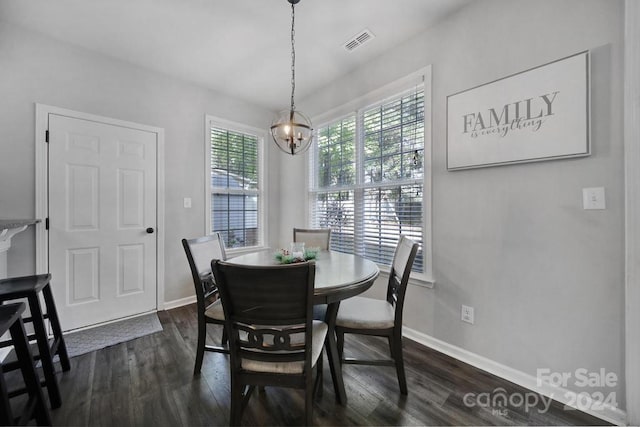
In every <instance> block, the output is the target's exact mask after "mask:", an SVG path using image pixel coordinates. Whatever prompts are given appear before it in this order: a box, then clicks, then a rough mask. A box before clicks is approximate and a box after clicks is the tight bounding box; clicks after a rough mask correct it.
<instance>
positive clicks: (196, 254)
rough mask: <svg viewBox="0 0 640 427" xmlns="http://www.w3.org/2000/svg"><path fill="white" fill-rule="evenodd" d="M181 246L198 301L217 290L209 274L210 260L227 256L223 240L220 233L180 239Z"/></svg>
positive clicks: (223, 258) (222, 258)
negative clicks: (187, 262)
mask: <svg viewBox="0 0 640 427" xmlns="http://www.w3.org/2000/svg"><path fill="white" fill-rule="evenodd" d="M182 246H183V247H184V251H185V253H186V255H187V260H188V261H189V268H190V269H191V275H192V277H193V283H194V285H195V288H196V297H197V299H198V303H199V304H200V301H202V304H204V299H205V298H207V297H209V296H210V295H211V294H213V293H215V292H217V289H216V287H215V281H214V280H213V276H212V274H211V260H213V259H221V260H225V259H226V258H227V255H226V252H225V247H224V241H223V240H222V236H221V235H220V233H217V232H216V233H213V234H211V235H210V236H205V237H199V238H196V239H188V240H187V239H182Z"/></svg>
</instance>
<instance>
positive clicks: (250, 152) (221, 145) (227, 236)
mask: <svg viewBox="0 0 640 427" xmlns="http://www.w3.org/2000/svg"><path fill="white" fill-rule="evenodd" d="M210 129H211V135H210V136H211V146H210V149H211V169H210V171H211V177H210V183H209V185H210V188H211V199H210V200H211V203H210V207H209V211H210V220H211V231H212V232H216V231H218V232H220V233H221V234H222V236H223V238H224V242H225V244H226V246H227V247H228V248H238V247H247V246H257V245H258V244H259V243H260V242H259V240H260V233H259V229H258V227H259V220H258V219H259V213H260V212H259V207H260V203H259V197H260V192H259V189H260V185H259V184H260V183H259V174H258V165H259V159H258V137H257V136H255V135H249V134H245V133H241V132H236V131H232V130H229V129H223V128H219V127H215V126H211V128H210Z"/></svg>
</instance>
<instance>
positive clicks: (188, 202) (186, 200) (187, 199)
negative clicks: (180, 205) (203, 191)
mask: <svg viewBox="0 0 640 427" xmlns="http://www.w3.org/2000/svg"><path fill="white" fill-rule="evenodd" d="M184 207H185V208H186V209H190V208H191V197H185V198H184Z"/></svg>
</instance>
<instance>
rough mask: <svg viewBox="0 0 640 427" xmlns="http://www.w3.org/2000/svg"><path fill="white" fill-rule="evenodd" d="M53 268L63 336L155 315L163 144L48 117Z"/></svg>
mask: <svg viewBox="0 0 640 427" xmlns="http://www.w3.org/2000/svg"><path fill="white" fill-rule="evenodd" d="M49 141H50V142H49V269H50V271H51V275H52V288H53V291H54V295H55V298H56V305H57V306H58V311H59V314H60V319H61V324H62V327H63V329H64V330H69V329H75V328H79V327H83V326H88V325H92V324H95V323H101V322H105V321H109V320H113V319H117V318H121V317H126V316H130V315H134V314H138V313H143V312H146V311H150V310H153V309H155V308H156V262H157V260H156V236H157V234H156V233H147V231H146V230H147V228H149V227H150V228H152V229H154V230H155V227H156V185H157V184H156V156H157V154H156V147H157V146H156V143H157V136H156V134H155V133H153V132H147V131H142V130H137V129H131V128H127V127H120V126H115V125H111V124H105V123H99V122H95V121H90V120H83V119H77V118H70V117H65V116H60V115H56V114H49Z"/></svg>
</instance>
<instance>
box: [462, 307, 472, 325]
mask: <svg viewBox="0 0 640 427" xmlns="http://www.w3.org/2000/svg"><path fill="white" fill-rule="evenodd" d="M460 318H461V319H462V321H463V322H467V323H471V324H472V325H473V307H469V306H468V305H463V306H462V310H461V315H460Z"/></svg>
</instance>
